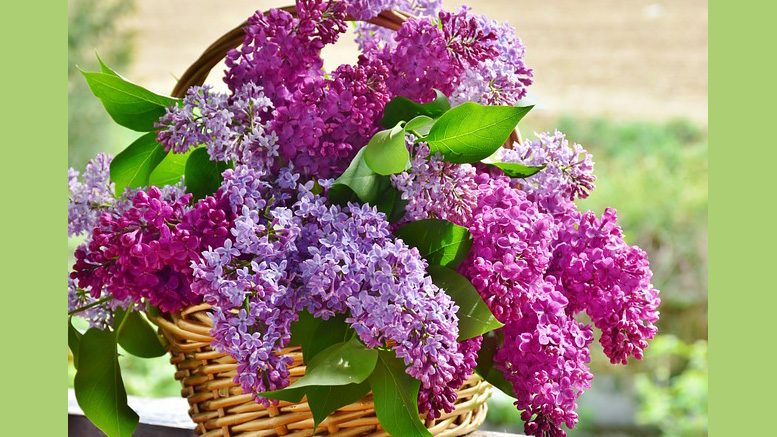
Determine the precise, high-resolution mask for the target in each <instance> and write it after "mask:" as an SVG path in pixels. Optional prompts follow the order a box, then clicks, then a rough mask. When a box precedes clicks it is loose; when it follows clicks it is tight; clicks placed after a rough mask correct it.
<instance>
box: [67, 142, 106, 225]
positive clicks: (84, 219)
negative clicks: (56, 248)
mask: <svg viewBox="0 0 777 437" xmlns="http://www.w3.org/2000/svg"><path fill="white" fill-rule="evenodd" d="M112 160H113V157H112V156H110V155H106V154H105V153H100V154H98V155H97V156H96V157H94V158H93V159H91V160H89V162H88V163H87V164H86V169H85V170H84V174H83V181H81V180H79V175H80V174H79V172H78V171H76V170H74V169H72V168H70V169H68V172H67V186H68V190H69V193H68V203H67V235H68V237H73V236H76V235H81V234H88V233H89V232H91V230H92V229H93V228H94V227H95V225H96V224H97V221H98V219H99V217H100V214H101V213H102V212H103V211H106V210H107V209H108V208H109V207H110V206H111V205H113V203H114V202H115V201H116V198H115V197H114V194H113V193H114V185H113V183H112V182H111V181H110V177H109V176H110V165H111V161H112Z"/></svg>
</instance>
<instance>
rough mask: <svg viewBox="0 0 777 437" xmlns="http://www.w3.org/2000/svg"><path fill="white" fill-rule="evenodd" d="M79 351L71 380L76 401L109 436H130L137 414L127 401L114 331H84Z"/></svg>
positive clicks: (136, 423) (135, 425)
mask: <svg viewBox="0 0 777 437" xmlns="http://www.w3.org/2000/svg"><path fill="white" fill-rule="evenodd" d="M79 354H80V358H79V367H78V371H77V372H76V377H75V382H74V388H75V392H76V400H77V401H78V405H79V406H80V407H81V409H82V410H83V411H84V414H85V415H86V417H87V418H89V420H91V421H92V423H94V424H95V426H97V427H98V428H100V429H101V430H102V431H103V432H104V433H105V434H107V435H108V436H109V437H125V436H126V437H129V436H131V435H132V433H133V432H135V428H137V426H138V420H139V418H138V415H137V414H136V413H135V412H134V411H132V409H131V408H130V407H129V406H128V405H127V392H126V391H125V390H124V382H123V381H122V379H121V369H120V368H119V359H118V351H117V348H116V335H115V333H114V332H112V331H108V330H105V331H101V330H99V329H96V328H92V329H90V330H88V331H86V333H85V334H84V336H83V337H82V338H81V347H80V351H79Z"/></svg>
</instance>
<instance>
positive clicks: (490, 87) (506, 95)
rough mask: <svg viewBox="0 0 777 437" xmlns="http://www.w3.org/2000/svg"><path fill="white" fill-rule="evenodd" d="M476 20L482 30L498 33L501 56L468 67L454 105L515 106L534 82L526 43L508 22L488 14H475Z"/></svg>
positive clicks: (495, 39)
mask: <svg viewBox="0 0 777 437" xmlns="http://www.w3.org/2000/svg"><path fill="white" fill-rule="evenodd" d="M462 9H463V10H468V8H466V7H462ZM472 19H473V20H475V22H476V23H477V26H478V27H480V28H481V29H482V32H484V33H487V34H494V35H495V38H494V40H493V44H494V45H493V48H494V50H495V51H496V52H497V53H498V55H497V56H495V57H490V58H487V59H483V60H481V61H480V62H477V63H474V64H471V65H472V68H468V69H466V70H464V72H463V73H462V74H461V76H460V78H459V83H458V86H457V87H456V89H455V90H454V91H453V93H452V95H451V104H452V105H454V106H455V105H459V104H461V103H464V102H479V103H482V104H487V105H515V104H516V103H517V102H518V100H520V99H521V98H523V97H524V96H525V95H526V87H528V86H529V85H531V83H532V75H533V72H532V70H531V69H530V68H528V67H527V66H526V62H525V61H524V46H523V44H522V43H521V40H520V38H518V37H517V36H516V34H515V29H514V28H513V27H511V26H510V25H508V24H507V23H504V24H499V23H498V22H497V21H495V20H489V19H488V18H487V17H486V16H484V15H475V16H473V17H472Z"/></svg>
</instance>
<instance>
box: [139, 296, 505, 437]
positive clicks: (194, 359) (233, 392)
mask: <svg viewBox="0 0 777 437" xmlns="http://www.w3.org/2000/svg"><path fill="white" fill-rule="evenodd" d="M209 308H210V306H208V305H207V304H202V305H197V306H192V307H189V308H185V309H184V310H183V311H181V312H179V313H176V314H174V315H169V316H164V317H151V319H152V320H153V321H154V323H156V324H157V325H158V326H159V327H160V328H161V330H162V333H163V334H164V336H165V338H166V339H167V340H168V342H169V346H168V348H169V350H170V355H171V358H170V362H171V363H172V364H173V365H175V368H176V369H177V371H176V373H175V378H176V379H177V380H179V381H181V384H182V385H183V389H182V390H181V394H182V396H183V397H185V398H186V399H187V400H188V401H189V405H190V407H191V408H190V410H189V414H190V416H191V417H192V420H193V421H194V422H195V424H196V425H197V428H196V432H197V435H200V436H207V437H215V436H224V437H227V436H230V437H231V436H241V437H248V436H276V435H277V436H309V435H312V434H313V432H312V431H313V415H312V414H311V413H310V408H309V407H308V404H307V402H306V400H305V399H303V400H302V402H301V403H298V404H293V403H289V402H284V401H280V403H279V404H278V405H277V406H270V407H264V406H262V405H260V404H258V403H256V402H255V401H254V400H253V399H252V398H251V395H248V394H243V390H242V389H241V388H240V386H239V385H238V384H236V383H235V382H234V377H235V375H236V374H237V364H236V361H235V360H234V359H233V358H232V357H230V356H228V355H225V354H222V353H219V352H217V351H215V350H213V349H211V347H210V344H211V341H213V338H212V337H211V336H210V334H209V332H210V330H211V328H212V327H213V324H212V321H211V319H210V316H209V315H208V310H209ZM284 353H286V354H288V355H289V356H291V357H292V358H293V359H294V363H293V364H292V365H291V366H290V367H289V370H290V372H291V377H290V380H291V381H292V382H294V381H296V380H297V379H299V378H301V377H302V375H304V374H305V365H304V364H302V351H301V350H300V348H299V347H290V348H287V349H284ZM491 390H492V387H491V385H490V384H489V383H487V382H485V381H483V380H482V379H481V378H480V377H478V376H477V375H475V374H473V375H472V376H470V377H469V379H468V380H467V381H466V382H464V384H463V385H462V386H461V388H460V389H459V390H458V391H457V392H458V395H459V397H458V399H457V400H456V402H455V409H454V410H453V411H451V412H450V413H447V414H445V413H444V414H443V415H442V416H441V417H440V418H439V419H437V420H435V421H434V422H433V423H432V424H430V425H429V431H430V432H431V433H432V435H435V436H441V437H442V436H445V437H453V436H460V435H464V434H467V433H469V432H471V431H474V430H475V429H477V428H478V427H479V426H480V425H481V424H482V423H483V421H484V420H485V418H486V412H487V411H488V407H487V406H486V400H487V399H488V398H489V397H490V396H491ZM316 435H338V436H366V435H368V436H386V435H388V434H387V433H386V432H385V431H383V429H382V428H381V427H380V423H379V422H378V417H377V416H376V415H375V406H374V404H373V402H372V394H371V393H368V394H367V396H365V397H364V398H362V399H361V400H360V401H358V402H355V403H353V404H351V405H348V406H345V407H343V408H340V409H339V410H337V411H335V412H334V413H332V414H331V415H330V416H329V417H328V418H327V419H326V420H325V421H324V422H323V423H322V424H321V425H319V427H318V429H317V431H316Z"/></svg>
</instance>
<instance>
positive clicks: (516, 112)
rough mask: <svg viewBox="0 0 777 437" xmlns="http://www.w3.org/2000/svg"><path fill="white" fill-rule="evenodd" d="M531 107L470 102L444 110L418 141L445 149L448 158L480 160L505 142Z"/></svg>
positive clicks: (430, 147) (460, 161) (432, 148)
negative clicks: (427, 133) (425, 134)
mask: <svg viewBox="0 0 777 437" xmlns="http://www.w3.org/2000/svg"><path fill="white" fill-rule="evenodd" d="M531 108H532V107H531V106H527V107H525V108H516V107H513V106H486V105H480V104H477V103H473V102H467V103H464V104H461V105H459V106H457V107H455V108H453V109H451V110H450V111H448V112H446V113H445V114H443V115H442V116H441V117H440V119H439V120H437V121H436V122H435V123H434V125H433V126H432V128H431V130H430V131H429V135H427V136H426V137H424V138H419V139H418V140H416V141H417V142H418V141H423V142H426V143H428V144H429V149H430V151H431V152H432V153H434V152H440V153H442V155H443V156H444V158H445V160H446V161H449V162H454V163H471V162H478V161H480V160H481V159H484V158H487V157H489V156H491V154H493V153H494V152H495V151H496V150H497V149H498V148H499V147H500V146H502V144H504V142H505V141H506V140H507V138H508V137H509V136H510V133H511V132H512V131H513V130H514V129H515V126H516V125H517V124H518V122H519V121H520V120H521V119H522V118H523V116H524V115H526V114H527V113H528V112H529V111H530V110H531Z"/></svg>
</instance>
